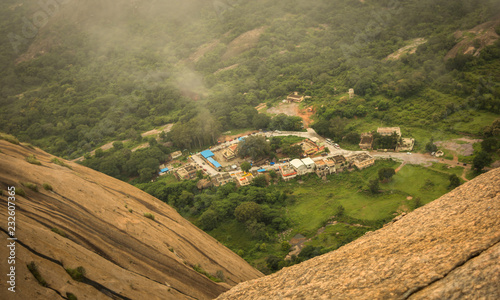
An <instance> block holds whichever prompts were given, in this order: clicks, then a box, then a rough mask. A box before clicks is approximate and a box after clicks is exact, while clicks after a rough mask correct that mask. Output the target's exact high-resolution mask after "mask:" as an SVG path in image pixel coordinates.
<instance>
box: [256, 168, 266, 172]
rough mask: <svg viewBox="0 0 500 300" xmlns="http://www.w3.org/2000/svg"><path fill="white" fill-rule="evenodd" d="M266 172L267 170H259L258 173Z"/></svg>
mask: <svg viewBox="0 0 500 300" xmlns="http://www.w3.org/2000/svg"><path fill="white" fill-rule="evenodd" d="M265 171H266V169H259V170H257V172H259V173H262V172H265Z"/></svg>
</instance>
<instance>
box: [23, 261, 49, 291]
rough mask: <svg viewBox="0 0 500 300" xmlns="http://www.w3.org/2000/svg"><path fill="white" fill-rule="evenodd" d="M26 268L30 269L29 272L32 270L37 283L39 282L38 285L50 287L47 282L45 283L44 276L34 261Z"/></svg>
mask: <svg viewBox="0 0 500 300" xmlns="http://www.w3.org/2000/svg"><path fill="white" fill-rule="evenodd" d="M26 266H27V267H28V270H30V272H31V274H33V276H34V277H35V279H36V281H38V283H39V284H40V285H41V286H48V284H47V282H46V281H45V279H43V277H42V275H41V274H40V272H39V271H38V267H37V266H36V265H35V262H34V261H32V262H30V263H29V264H27V265H26Z"/></svg>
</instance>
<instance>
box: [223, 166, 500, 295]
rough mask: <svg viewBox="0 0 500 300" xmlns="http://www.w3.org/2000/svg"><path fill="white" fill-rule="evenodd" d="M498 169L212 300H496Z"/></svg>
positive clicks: (499, 279) (499, 286)
mask: <svg viewBox="0 0 500 300" xmlns="http://www.w3.org/2000/svg"><path fill="white" fill-rule="evenodd" d="M499 241H500V169H494V170H492V171H489V172H488V173H485V174H483V175H481V176H479V177H477V178H476V179H474V180H472V181H470V182H468V183H465V184H463V185H462V186H460V187H458V188H456V189H455V190H453V191H451V192H449V193H448V194H446V195H444V196H442V197H441V198H439V199H437V200H435V201H433V202H432V203H429V204H427V205H425V206H424V207H421V208H419V209H417V210H415V211H413V212H412V213H410V214H408V215H406V216H404V217H402V218H399V219H398V220H397V221H394V222H393V223H391V224H390V225H388V226H386V227H384V228H382V229H379V230H377V231H375V232H369V233H367V234H366V235H365V236H363V237H361V238H359V239H358V240H356V241H354V242H352V243H350V244H348V245H345V246H343V247H341V248H340V249H338V250H336V251H334V252H331V253H327V254H325V255H322V256H320V257H316V258H313V259H311V260H308V261H306V262H303V263H301V264H299V265H295V266H292V267H290V268H286V269H283V270H281V271H280V272H277V273H275V274H272V275H270V276H266V277H263V278H259V279H256V280H252V281H247V282H244V283H240V284H239V285H237V286H236V287H234V288H232V289H231V290H229V291H228V292H226V293H224V294H222V295H220V296H219V297H218V298H217V299H253V300H255V299H500V259H499V258H500V243H499Z"/></svg>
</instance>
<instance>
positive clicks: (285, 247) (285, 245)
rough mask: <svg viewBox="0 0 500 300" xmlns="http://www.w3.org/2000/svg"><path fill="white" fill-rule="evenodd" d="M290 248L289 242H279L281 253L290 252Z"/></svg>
mask: <svg viewBox="0 0 500 300" xmlns="http://www.w3.org/2000/svg"><path fill="white" fill-rule="evenodd" d="M291 247H292V245H290V243H289V242H287V241H283V242H281V251H285V252H287V251H288V250H290V248H291Z"/></svg>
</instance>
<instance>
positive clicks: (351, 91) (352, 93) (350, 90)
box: [349, 89, 354, 99]
mask: <svg viewBox="0 0 500 300" xmlns="http://www.w3.org/2000/svg"><path fill="white" fill-rule="evenodd" d="M352 98H354V89H349V99H352Z"/></svg>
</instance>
